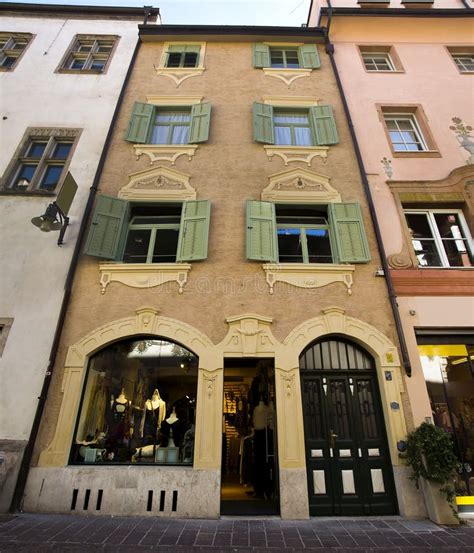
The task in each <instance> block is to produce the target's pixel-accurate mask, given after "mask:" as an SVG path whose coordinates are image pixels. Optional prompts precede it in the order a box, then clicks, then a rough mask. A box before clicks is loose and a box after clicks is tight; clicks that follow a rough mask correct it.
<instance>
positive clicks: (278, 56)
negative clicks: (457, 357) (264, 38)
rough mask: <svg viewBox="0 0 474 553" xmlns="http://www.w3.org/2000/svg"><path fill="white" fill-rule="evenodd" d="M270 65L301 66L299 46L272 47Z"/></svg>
mask: <svg viewBox="0 0 474 553" xmlns="http://www.w3.org/2000/svg"><path fill="white" fill-rule="evenodd" d="M270 67H274V68H286V69H297V68H298V67H301V65H300V59H299V55H298V48H280V47H270Z"/></svg>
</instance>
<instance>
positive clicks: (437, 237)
mask: <svg viewBox="0 0 474 553" xmlns="http://www.w3.org/2000/svg"><path fill="white" fill-rule="evenodd" d="M403 213H404V214H411V215H426V216H427V219H428V224H429V226H430V230H431V232H432V234H433V238H434V243H435V246H436V249H437V251H438V255H439V257H440V260H441V264H442V265H441V267H439V266H435V265H418V267H420V268H423V269H442V268H444V269H474V265H473V266H471V267H462V266H453V265H450V264H449V261H448V257H447V255H446V252H445V251H444V246H443V239H442V237H441V234H440V233H439V230H438V226H437V224H436V221H435V218H434V215H435V213H450V214H453V215H457V216H458V218H459V224H460V226H461V229H462V231H463V233H464V236H465V237H466V243H467V252H466V253H467V254H468V255H469V258H470V259H471V260H472V258H473V252H474V243H473V240H472V236H471V233H470V231H469V227H468V226H467V223H466V219H465V218H464V213H463V212H462V210H461V209H404V210H403ZM405 224H406V225H407V226H408V221H407V220H406V218H405ZM463 242H464V240H463ZM412 248H413V239H412ZM413 250H414V252H415V257H416V250H415V249H414V248H413Z"/></svg>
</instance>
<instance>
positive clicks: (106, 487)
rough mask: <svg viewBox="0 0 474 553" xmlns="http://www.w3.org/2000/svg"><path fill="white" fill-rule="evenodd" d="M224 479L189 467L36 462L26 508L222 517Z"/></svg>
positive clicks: (41, 510)
mask: <svg viewBox="0 0 474 553" xmlns="http://www.w3.org/2000/svg"><path fill="white" fill-rule="evenodd" d="M220 482H221V477H220V471H219V470H211V469H206V470H199V469H192V468H188V467H186V468H185V467H183V468H176V467H156V466H148V467H145V466H139V467H137V466H127V467H120V466H109V467H64V468H38V467H37V468H32V469H31V470H30V474H29V477H28V482H27V486H26V490H25V497H24V505H23V509H24V511H25V512H35V513H74V514H83V515H107V516H110V515H113V516H153V517H157V516H163V517H178V518H218V517H219V515H220ZM75 490H77V491H75ZM88 490H89V491H88ZM99 490H102V494H100V492H99ZM150 491H152V492H153V496H152V501H151V505H150V499H149V498H150ZM163 492H164V503H163V510H160V499H161V497H162V494H163ZM100 496H101V500H99V498H100ZM74 497H75V500H74ZM173 497H175V503H176V504H175V506H174V508H175V510H173V503H174V500H173ZM87 498H88V499H87ZM99 502H100V505H99ZM73 503H75V504H73ZM148 509H150V510H148Z"/></svg>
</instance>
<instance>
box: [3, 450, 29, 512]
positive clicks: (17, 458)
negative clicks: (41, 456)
mask: <svg viewBox="0 0 474 553" xmlns="http://www.w3.org/2000/svg"><path fill="white" fill-rule="evenodd" d="M26 444H27V441H26V440H0V513H7V512H8V510H9V509H10V504H11V502H12V498H13V493H14V491H15V485H16V481H17V478H18V473H19V471H20V465H21V460H22V459H23V453H24V451H25V447H26Z"/></svg>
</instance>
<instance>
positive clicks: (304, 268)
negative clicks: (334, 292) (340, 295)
mask: <svg viewBox="0 0 474 553" xmlns="http://www.w3.org/2000/svg"><path fill="white" fill-rule="evenodd" d="M263 270H264V271H265V276H266V281H267V284H268V286H269V288H270V294H273V292H274V287H275V284H276V283H277V282H284V283H286V284H290V285H291V286H296V287H297V288H321V287H322V286H327V285H328V284H333V283H335V282H342V284H344V285H345V287H346V288H347V293H348V294H349V295H351V294H352V282H353V280H352V273H353V272H354V271H355V267H354V265H335V264H332V263H318V264H316V263H308V264H305V263H267V264H265V265H263Z"/></svg>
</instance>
